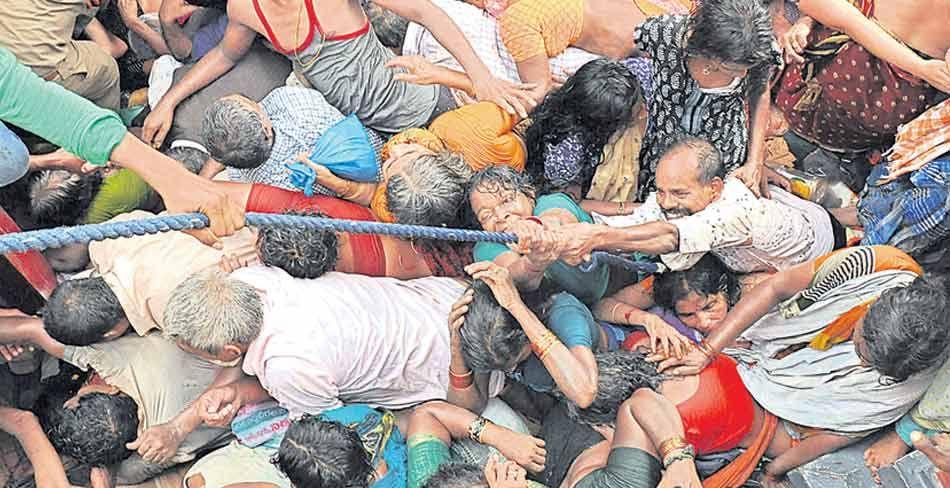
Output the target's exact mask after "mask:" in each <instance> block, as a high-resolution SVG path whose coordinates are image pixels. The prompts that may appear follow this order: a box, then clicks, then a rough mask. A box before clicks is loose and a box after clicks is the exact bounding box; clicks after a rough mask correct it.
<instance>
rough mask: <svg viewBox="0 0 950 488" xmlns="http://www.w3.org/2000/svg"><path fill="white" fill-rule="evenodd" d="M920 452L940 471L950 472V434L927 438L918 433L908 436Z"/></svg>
mask: <svg viewBox="0 0 950 488" xmlns="http://www.w3.org/2000/svg"><path fill="white" fill-rule="evenodd" d="M910 438H911V440H912V441H913V442H914V447H916V448H917V449H918V450H919V451H920V452H922V453H924V455H925V456H927V459H930V462H932V463H934V466H936V467H937V469H939V470H941V471H950V434H937V435H935V436H933V437H927V436H925V435H923V434H922V433H920V432H914V433H913V434H911V435H910Z"/></svg>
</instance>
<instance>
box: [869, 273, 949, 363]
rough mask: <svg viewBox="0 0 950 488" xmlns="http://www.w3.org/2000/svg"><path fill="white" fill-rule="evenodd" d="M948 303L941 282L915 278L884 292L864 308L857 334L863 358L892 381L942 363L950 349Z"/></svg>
mask: <svg viewBox="0 0 950 488" xmlns="http://www.w3.org/2000/svg"><path fill="white" fill-rule="evenodd" d="M948 315H950V300H948V298H947V290H946V287H945V286H944V283H943V282H941V281H939V280H935V279H933V278H917V279H916V280H914V281H913V282H912V283H911V284H910V285H909V286H907V287H904V288H892V289H890V290H887V291H885V292H884V293H882V294H881V296H880V297H879V298H878V299H877V301H875V302H874V303H873V304H872V305H871V307H870V308H869V309H868V313H867V315H866V316H865V318H864V326H863V328H862V329H861V335H862V337H863V338H864V343H865V345H866V347H867V357H865V358H864V359H865V360H866V361H867V362H868V363H870V365H871V367H873V368H874V369H876V370H877V371H879V372H880V373H881V374H882V375H884V376H885V377H886V378H888V379H891V380H893V381H904V380H906V379H907V378H909V377H911V376H913V375H914V374H916V373H919V372H921V371H924V370H926V369H928V368H930V367H931V366H933V365H936V364H943V362H944V361H945V360H946V358H947V353H948V350H947V349H948V346H950V334H948V330H947V328H948V324H950V322H948V321H947V319H948Z"/></svg>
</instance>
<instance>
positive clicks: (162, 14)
mask: <svg viewBox="0 0 950 488" xmlns="http://www.w3.org/2000/svg"><path fill="white" fill-rule="evenodd" d="M194 10H195V7H194V6H191V5H188V4H187V3H185V1H184V0H163V1H162V6H161V7H160V8H159V10H158V19H159V21H160V22H161V23H162V37H163V38H164V39H165V45H166V46H167V47H168V51H169V52H170V53H171V55H172V56H174V57H175V59H177V60H179V61H181V62H184V61H186V60H187V59H188V58H189V57H190V56H191V38H189V37H188V36H187V35H186V34H185V30H184V29H182V28H181V26H180V25H178V20H177V19H178V18H179V17H181V16H183V15H186V14H188V13H189V12H193V11H194Z"/></svg>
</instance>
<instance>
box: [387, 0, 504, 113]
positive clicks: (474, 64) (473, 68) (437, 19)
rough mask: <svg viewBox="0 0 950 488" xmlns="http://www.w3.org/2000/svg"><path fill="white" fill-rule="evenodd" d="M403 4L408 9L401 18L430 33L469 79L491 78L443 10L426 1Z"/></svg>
mask: <svg viewBox="0 0 950 488" xmlns="http://www.w3.org/2000/svg"><path fill="white" fill-rule="evenodd" d="M400 3H403V2H400ZM404 3H407V4H409V8H407V9H406V14H407V15H403V17H406V18H407V19H409V20H411V21H413V22H416V23H418V24H420V25H422V26H423V27H425V28H426V30H428V31H429V32H431V33H432V36H433V37H435V39H436V40H437V41H439V44H441V45H443V46H445V47H446V49H448V51H449V53H450V54H452V56H454V57H455V59H456V60H457V61H458V62H459V64H461V65H462V67H463V68H464V69H465V73H466V74H467V75H468V76H469V77H471V79H473V80H476V79H484V78H489V77H491V72H489V70H488V67H487V66H485V63H483V62H482V60H481V59H480V58H479V57H478V55H477V54H476V53H475V50H474V49H472V45H471V44H469V42H468V39H467V38H466V37H465V35H464V34H462V31H461V30H460V29H459V27H458V26H457V25H455V22H454V21H453V20H452V19H451V18H450V17H449V16H448V15H447V14H446V13H445V11H444V10H442V9H441V8H439V7H437V6H436V5H434V4H433V3H432V2H430V1H428V0H414V1H408V2H404ZM396 13H399V12H398V11H397V12H396ZM400 15H402V14H400ZM473 91H474V90H473ZM469 94H472V93H469Z"/></svg>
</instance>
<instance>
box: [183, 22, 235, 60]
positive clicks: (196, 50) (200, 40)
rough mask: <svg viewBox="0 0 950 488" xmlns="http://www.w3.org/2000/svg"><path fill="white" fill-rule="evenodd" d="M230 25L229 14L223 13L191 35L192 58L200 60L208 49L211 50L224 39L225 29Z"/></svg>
mask: <svg viewBox="0 0 950 488" xmlns="http://www.w3.org/2000/svg"><path fill="white" fill-rule="evenodd" d="M227 27H228V16H227V15H226V14H221V15H220V16H218V18H217V19H215V20H214V21H213V22H211V23H209V24H206V25H204V26H202V27H201V28H200V29H198V31H197V32H195V35H194V36H192V37H191V60H192V61H198V60H199V59H201V58H203V57H204V55H205V54H208V51H211V50H212V49H214V48H215V46H217V45H218V43H219V42H221V39H224V31H225V30H226V29H227Z"/></svg>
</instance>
